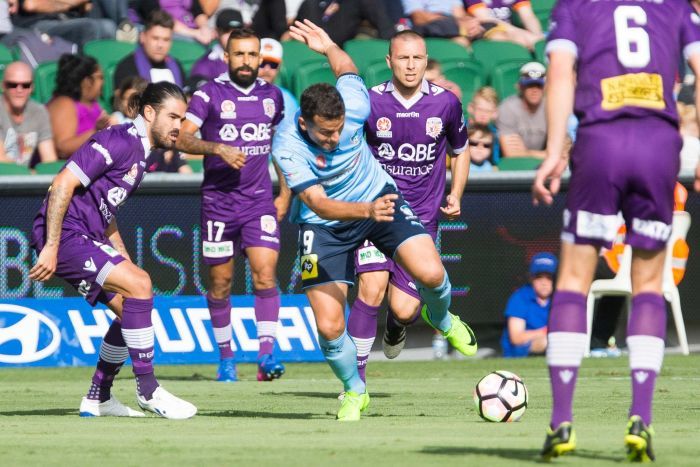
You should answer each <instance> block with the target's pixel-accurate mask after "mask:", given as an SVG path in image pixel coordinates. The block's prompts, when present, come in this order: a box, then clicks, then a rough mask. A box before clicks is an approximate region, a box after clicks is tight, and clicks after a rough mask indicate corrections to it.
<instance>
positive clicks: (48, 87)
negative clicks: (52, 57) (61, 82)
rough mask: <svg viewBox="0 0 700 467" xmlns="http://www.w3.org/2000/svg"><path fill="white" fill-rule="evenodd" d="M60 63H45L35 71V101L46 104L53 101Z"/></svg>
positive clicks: (33, 94)
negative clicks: (52, 96) (52, 95)
mask: <svg viewBox="0 0 700 467" xmlns="http://www.w3.org/2000/svg"><path fill="white" fill-rule="evenodd" d="M57 73H58V62H44V63H42V64H41V65H39V66H38V67H37V68H36V70H34V92H33V93H32V97H33V98H34V100H36V101H39V102H40V103H42V104H46V103H47V102H48V101H49V100H50V99H51V94H53V90H54V88H55V87H56V74H57Z"/></svg>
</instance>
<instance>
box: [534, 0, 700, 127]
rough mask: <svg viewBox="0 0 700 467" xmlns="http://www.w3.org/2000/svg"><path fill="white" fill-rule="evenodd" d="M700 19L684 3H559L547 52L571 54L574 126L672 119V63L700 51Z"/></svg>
mask: <svg viewBox="0 0 700 467" xmlns="http://www.w3.org/2000/svg"><path fill="white" fill-rule="evenodd" d="M698 24H700V17H698V15H697V14H696V13H694V12H693V10H692V8H691V7H690V5H689V4H688V2H687V1H683V0H654V1H635V0H614V1H613V0H559V1H558V2H557V5H556V7H555V8H554V10H553V12H552V23H551V27H550V33H549V37H548V43H547V49H546V51H547V53H551V52H553V51H559V50H564V51H569V52H571V53H572V54H574V55H576V58H577V85H576V98H575V105H574V111H575V113H576V116H577V117H578V119H579V122H580V126H586V125H589V124H593V123H600V122H604V121H609V120H614V119H619V118H625V117H632V118H637V117H647V116H651V117H660V118H664V119H666V120H668V121H670V122H671V123H672V124H673V125H674V126H677V124H678V116H677V113H676V103H675V100H674V98H673V84H674V81H675V77H676V74H677V73H678V60H679V59H680V58H681V56H683V55H685V57H686V58H688V57H689V56H690V55H691V54H693V53H697V52H700V28H699V27H698Z"/></svg>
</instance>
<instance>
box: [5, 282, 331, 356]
mask: <svg viewBox="0 0 700 467" xmlns="http://www.w3.org/2000/svg"><path fill="white" fill-rule="evenodd" d="M253 300H254V297H253V296H234V297H233V303H234V305H233V307H232V309H231V326H232V327H233V343H232V347H233V349H234V351H235V353H236V360H237V361H239V362H254V361H255V360H256V357H257V352H258V341H257V338H256V335H257V333H256V329H255V310H254V308H253ZM113 318H114V314H112V312H111V311H109V310H108V309H107V308H106V307H103V306H102V307H101V306H99V305H98V306H96V307H92V306H90V305H89V304H88V303H87V302H86V301H85V300H83V299H82V298H62V299H58V300H56V299H19V300H0V367H7V366H77V365H93V364H95V362H97V356H98V353H99V350H100V343H101V341H102V337H103V336H104V335H105V333H106V332H107V329H108V328H109V325H110V323H111V322H112V319H113ZM153 328H154V331H155V338H156V359H155V361H156V364H159V363H166V364H167V363H215V362H217V361H218V358H219V351H218V349H217V346H216V341H215V340H214V334H213V332H212V328H211V324H210V323H209V310H208V309H207V303H206V300H205V298H204V297H202V296H178V297H156V298H155V300H154V308H153ZM275 354H276V356H277V357H278V358H279V359H280V360H282V361H307V362H308V361H321V360H323V355H322V354H321V351H320V349H319V346H318V338H317V333H316V322H315V320H314V316H313V312H312V311H311V307H310V306H309V303H308V301H307V300H306V297H305V296H303V295H282V306H281V308H280V314H279V321H278V326H277V345H276V347H275Z"/></svg>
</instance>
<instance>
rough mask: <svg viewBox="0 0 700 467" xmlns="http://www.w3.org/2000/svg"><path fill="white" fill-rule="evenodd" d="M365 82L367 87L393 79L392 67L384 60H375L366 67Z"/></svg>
mask: <svg viewBox="0 0 700 467" xmlns="http://www.w3.org/2000/svg"><path fill="white" fill-rule="evenodd" d="M364 79H365V84H366V85H367V87H370V88H371V87H372V86H376V85H377V84H379V83H383V82H384V81H389V80H390V79H391V69H390V68H389V67H388V66H387V65H386V61H384V62H375V63H373V64H371V65H370V66H369V67H367V68H366V69H365V72H364Z"/></svg>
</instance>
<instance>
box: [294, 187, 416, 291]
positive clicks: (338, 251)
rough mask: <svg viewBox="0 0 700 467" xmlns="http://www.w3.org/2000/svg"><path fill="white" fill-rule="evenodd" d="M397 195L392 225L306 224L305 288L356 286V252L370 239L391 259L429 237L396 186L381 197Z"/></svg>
mask: <svg viewBox="0 0 700 467" xmlns="http://www.w3.org/2000/svg"><path fill="white" fill-rule="evenodd" d="M390 193H396V194H398V195H399V197H398V199H397V200H396V201H395V206H396V210H395V213H394V220H393V221H392V222H375V221H373V220H371V219H367V220H362V221H352V222H343V223H341V224H338V225H332V226H327V225H320V224H302V225H301V226H300V229H299V258H300V266H301V282H302V288H304V289H306V288H308V287H313V286H316V285H320V284H325V283H327V282H344V283H347V284H350V285H353V284H354V283H355V282H354V279H355V250H356V249H357V248H358V247H359V246H360V245H362V244H363V242H364V241H365V239H367V240H370V241H371V242H372V243H374V245H375V246H376V247H377V248H378V249H379V251H381V252H382V253H383V254H384V255H385V256H387V257H388V258H393V257H394V253H396V250H397V249H398V247H399V246H400V245H401V244H402V243H403V242H405V241H406V240H408V239H409V238H411V237H414V236H416V235H428V232H427V231H426V230H425V228H424V227H423V225H422V224H421V223H420V220H419V219H418V216H416V214H415V213H414V212H413V209H411V207H410V206H409V205H408V203H407V202H406V201H405V200H404V199H403V196H401V194H400V193H399V192H398V191H397V190H396V188H394V187H392V186H389V185H388V186H387V187H386V188H385V189H384V190H382V192H381V193H380V194H379V195H378V196H377V197H381V196H384V195H386V194H390Z"/></svg>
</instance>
